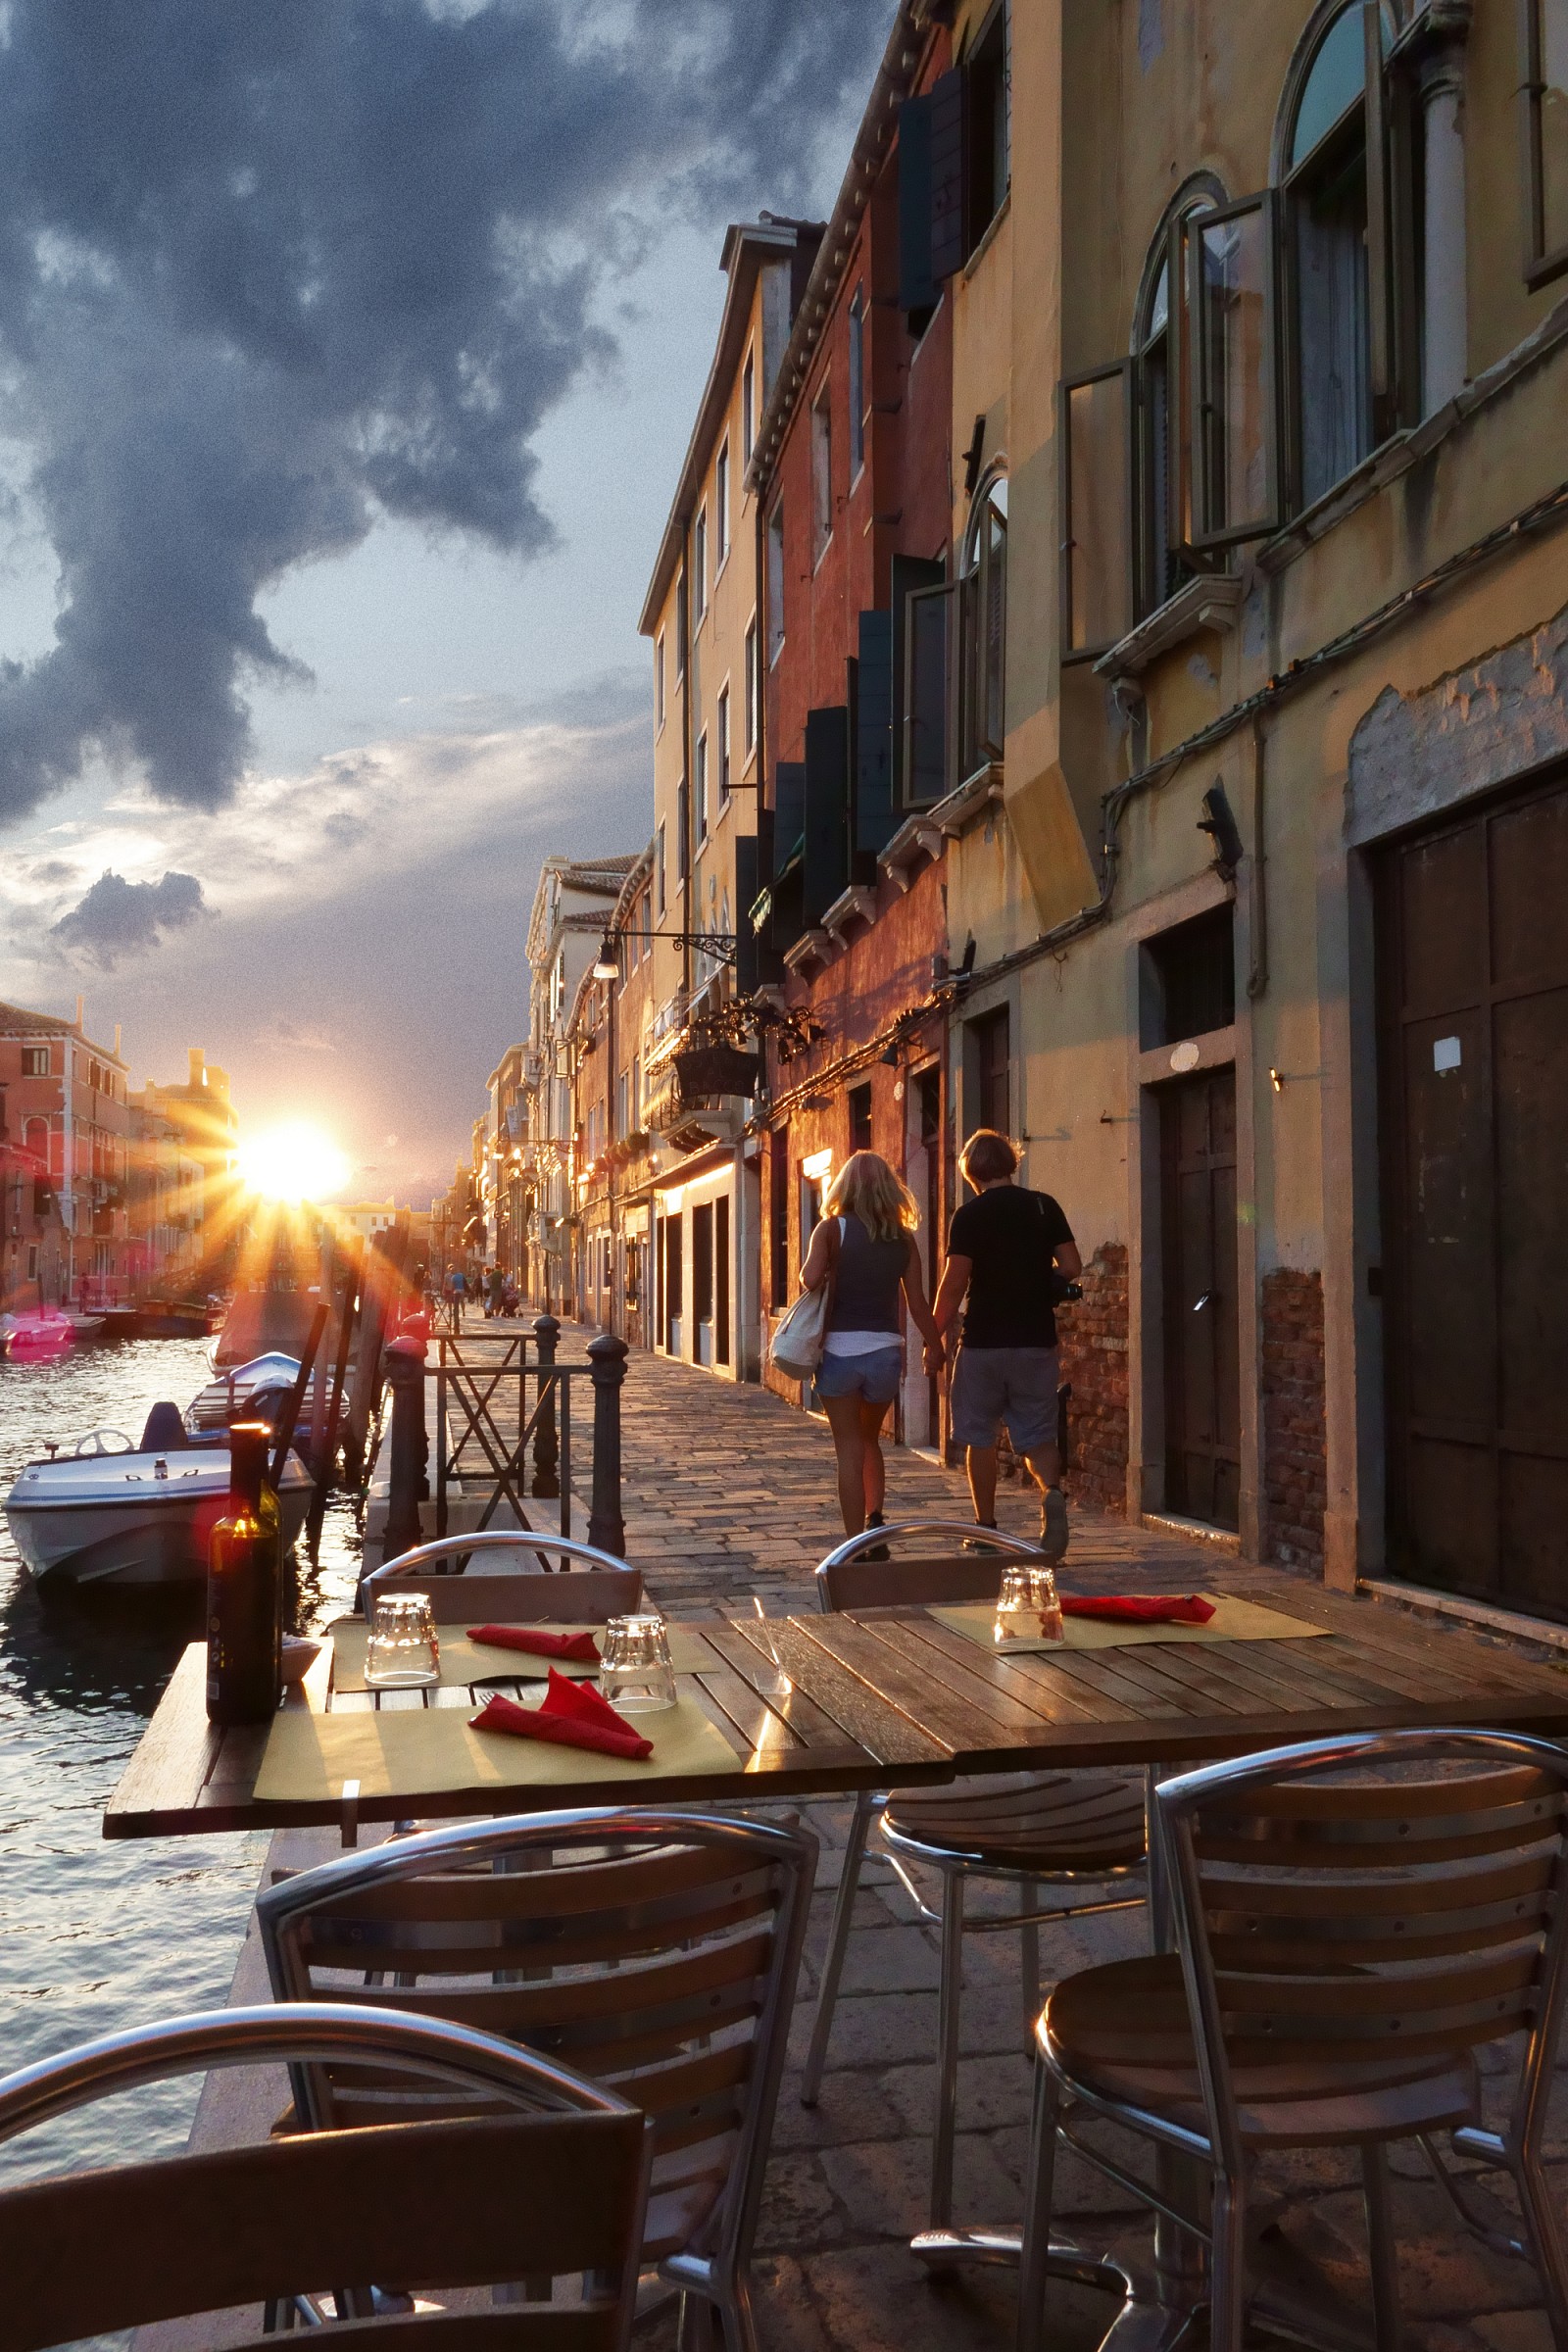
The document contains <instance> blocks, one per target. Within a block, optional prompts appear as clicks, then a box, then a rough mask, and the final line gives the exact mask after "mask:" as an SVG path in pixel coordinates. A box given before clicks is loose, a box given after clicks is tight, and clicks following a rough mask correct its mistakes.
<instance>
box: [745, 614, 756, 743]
mask: <svg viewBox="0 0 1568 2352" xmlns="http://www.w3.org/2000/svg"><path fill="white" fill-rule="evenodd" d="M756 749H757V623H756V621H755V620H753V621H750V622H748V624H747V629H746V757H747V758H748V759H750V758H751V756H752V754H753V752H755V751H756Z"/></svg>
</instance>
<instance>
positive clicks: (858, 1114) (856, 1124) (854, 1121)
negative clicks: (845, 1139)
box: [849, 1080, 871, 1152]
mask: <svg viewBox="0 0 1568 2352" xmlns="http://www.w3.org/2000/svg"><path fill="white" fill-rule="evenodd" d="M849 1104H850V1150H851V1151H852V1152H869V1151H870V1149H871V1087H870V1082H869V1080H868V1081H867V1082H866V1084H865V1085H864V1086H852V1087H851V1089H850V1093H849Z"/></svg>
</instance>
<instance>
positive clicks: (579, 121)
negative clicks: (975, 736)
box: [0, 0, 892, 1200]
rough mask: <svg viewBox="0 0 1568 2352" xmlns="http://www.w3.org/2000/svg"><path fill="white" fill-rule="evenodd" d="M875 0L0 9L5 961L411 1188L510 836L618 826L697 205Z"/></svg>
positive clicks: (840, 75) (770, 171)
mask: <svg viewBox="0 0 1568 2352" xmlns="http://www.w3.org/2000/svg"><path fill="white" fill-rule="evenodd" d="M891 17H892V0H684V4H683V5H681V6H680V7H678V8H677V7H676V6H675V5H674V4H673V0H268V4H267V6H266V7H264V8H260V9H228V8H214V7H213V6H212V5H211V0H138V5H137V6H136V7H135V8H134V9H127V10H106V9H105V8H104V7H103V5H102V0H0V994H3V995H4V996H5V997H6V998H8V999H10V1000H11V1001H13V1002H20V1003H23V1004H26V1005H39V1006H44V1007H47V1008H50V1009H56V1010H62V1011H66V1012H68V1013H69V1012H70V1011H71V1010H72V1009H73V1006H74V1002H75V998H76V996H77V995H78V994H84V995H85V997H86V1000H87V1018H88V1027H89V1030H90V1032H91V1033H92V1034H93V1035H94V1036H96V1037H98V1038H102V1039H106V1040H107V1038H108V1037H109V1035H110V1033H111V1031H112V1029H113V1027H114V1024H115V1023H116V1022H117V1021H118V1022H120V1023H121V1024H122V1025H123V1036H124V1048H125V1052H126V1054H127V1056H128V1058H129V1060H130V1062H131V1065H132V1075H133V1079H134V1081H136V1082H138V1083H139V1082H140V1080H141V1079H143V1078H144V1077H149V1076H151V1077H162V1078H167V1077H177V1076H180V1075H182V1073H183V1069H184V1061H185V1050H186V1048H187V1046H190V1045H200V1046H202V1047H204V1048H205V1050H206V1052H207V1054H208V1056H209V1058H210V1059H211V1060H214V1061H221V1062H222V1063H224V1064H225V1065H226V1066H227V1067H228V1069H229V1070H230V1072H231V1073H232V1076H233V1080H234V1088H235V1096H236V1100H237V1102H238V1103H239V1107H240V1111H241V1115H242V1118H243V1119H244V1121H245V1123H246V1125H247V1126H248V1127H250V1128H251V1129H253V1130H256V1129H260V1128H263V1127H265V1126H266V1125H268V1124H270V1123H272V1122H274V1121H277V1120H280V1119H282V1118H283V1117H285V1116H290V1117H292V1116H299V1115H309V1116H315V1117H318V1118H319V1119H320V1120H321V1121H322V1123H323V1124H325V1125H327V1126H328V1127H329V1128H330V1129H331V1130H332V1131H333V1132H334V1133H335V1135H336V1137H337V1140H338V1141H339V1142H340V1143H341V1145H342V1146H343V1148H344V1149H345V1151H346V1152H348V1154H349V1157H350V1159H351V1162H352V1163H353V1165H354V1167H355V1169H356V1178H355V1184H354V1187H353V1189H354V1190H356V1191H360V1192H370V1193H375V1194H385V1193H386V1192H387V1191H390V1190H392V1189H393V1188H394V1187H395V1188H396V1190H397V1192H398V1195H399V1197H400V1198H410V1197H412V1198H413V1199H415V1200H420V1199H427V1198H428V1197H429V1195H430V1193H431V1192H432V1191H433V1190H436V1189H439V1188H440V1187H441V1186H442V1185H444V1184H445V1182H446V1181H447V1180H448V1178H449V1177H450V1173H451V1168H452V1164H453V1161H454V1158H455V1157H456V1156H457V1154H458V1153H459V1152H460V1151H462V1150H464V1149H465V1147H466V1130H467V1125H468V1122H469V1120H470V1119H471V1118H472V1116H473V1115H474V1112H475V1111H476V1110H477V1108H478V1107H479V1099H480V1091H481V1089H482V1086H483V1081H484V1078H485V1076H486V1074H487V1072H488V1070H489V1069H490V1067H491V1066H492V1064H493V1062H494V1060H495V1059H496V1057H497V1056H498V1054H499V1053H500V1052H501V1050H502V1048H503V1047H505V1046H506V1045H507V1044H508V1043H509V1042H510V1041H511V1040H512V1039H513V1038H514V1037H515V1035H516V1034H517V1033H518V1032H519V1031H520V1029H521V1026H522V1021H523V1017H524V1015H523V1007H524V1001H525V993H524V992H525V977H524V970H523V963H522V935H523V926H524V923H525V920H526V911H527V907H528V904H529V901H530V898H531V895H532V890H533V884H534V879H535V876H536V873H537V870H538V863H539V859H540V858H541V857H542V856H544V855H545V854H547V853H548V852H550V851H553V850H558V849H564V850H568V851H574V852H585V851H599V852H605V851H613V850H622V849H624V850H632V849H635V848H638V847H640V846H641V843H642V842H643V840H644V839H646V836H647V832H648V830H649V814H648V810H649V729H648V720H647V706H648V695H647V684H646V681H647V658H646V649H645V648H644V646H643V645H642V643H641V641H640V640H639V638H638V636H637V634H636V616H637V612H638V609H639V607H640V604H641V601H642V595H643V590H644V588H645V586H646V582H647V575H648V572H649V569H650V567H651V564H652V561H653V555H654V551H655V548H656V545H657V542H658V538H659V534H660V531H661V529H662V523H663V519H664V515H665V513H666V510H667V506H668V501H669V498H670V495H671V493H672V491H673V487H674V479H675V473H676V469H677V467H678V466H679V462H680V457H681V454H682V452H683V450H684V447H685V442H686V437H687V433H688V431H689V428H690V424H691V418H692V413H693V409H694V407H695V403H696V399H697V396H698V393H699V391H700V389H701V385H702V381H703V377H704V374H705V373H706V370H707V366H708V362H709V359H710V356H711V348H712V339H713V334H714V331H715V329H716V325H717V320H718V313H719V307H720V303H721V300H722V293H723V281H722V278H721V276H720V273H719V271H718V268H717V259H718V250H719V243H720V239H721V235H722V229H723V224H724V222H725V221H727V220H729V219H731V218H737V219H738V218H745V217H747V216H752V217H755V215H756V213H757V211H758V210H759V208H760V207H764V206H765V207H767V208H769V209H771V210H774V211H779V212H786V213H788V212H800V213H820V212H821V211H823V210H824V209H825V208H826V206H827V205H828V204H829V203H830V202H831V199H832V195H833V192H834V190H835V188H836V186H837V183H838V179H839V176H840V173H841V171H842V168H843V163H844V160H845V157H846V155H847V152H848V142H849V139H850V136H851V133H852V130H853V125H854V121H855V118H856V116H857V115H858V110H859V107H860V105H861V103H862V102H863V99H864V96H865V94H866V92H867V91H868V89H869V86H870V81H871V76H872V73H873V71H874V66H875V61H876V57H877V55H878V54H879V52H880V48H881V44H882V41H883V39H884V37H885V34H886V30H887V26H888V24H889V23H890V21H891Z"/></svg>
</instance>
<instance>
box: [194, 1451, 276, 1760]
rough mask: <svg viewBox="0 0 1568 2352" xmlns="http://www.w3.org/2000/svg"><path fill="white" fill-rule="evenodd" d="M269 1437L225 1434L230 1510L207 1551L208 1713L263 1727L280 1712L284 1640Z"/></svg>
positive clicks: (220, 1720) (225, 1720)
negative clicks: (280, 1669) (281, 1663)
mask: <svg viewBox="0 0 1568 2352" xmlns="http://www.w3.org/2000/svg"><path fill="white" fill-rule="evenodd" d="M271 1444H272V1433H271V1431H270V1429H269V1428H268V1426H267V1424H266V1423H265V1422H259V1421H239V1422H236V1423H235V1425H234V1427H233V1428H232V1429H231V1430H230V1431H229V1433H228V1464H229V1468H228V1490H229V1491H228V1509H227V1512H226V1513H225V1515H224V1516H223V1517H222V1518H221V1519H220V1521H219V1522H218V1525H217V1526H216V1527H215V1528H214V1530H213V1533H212V1539H211V1541H210V1543H209V1544H208V1548H207V1714H208V1719H209V1721H210V1722H212V1723H219V1724H231V1723H267V1722H270V1719H271V1717H272V1716H273V1714H274V1713H275V1712H276V1710H277V1699H278V1691H279V1690H280V1689H281V1687H282V1685H281V1675H280V1671H279V1657H280V1653H281V1649H282V1637H283V1544H282V1526H281V1521H280V1518H279V1515H278V1508H277V1496H276V1495H274V1494H273V1492H272V1489H271V1486H270V1483H269V1480H268V1476H267V1468H268V1454H269V1451H270V1447H271Z"/></svg>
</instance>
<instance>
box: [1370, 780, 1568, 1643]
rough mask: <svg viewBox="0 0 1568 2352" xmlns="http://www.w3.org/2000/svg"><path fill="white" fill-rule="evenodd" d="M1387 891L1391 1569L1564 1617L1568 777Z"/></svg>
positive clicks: (1475, 828)
mask: <svg viewBox="0 0 1568 2352" xmlns="http://www.w3.org/2000/svg"><path fill="white" fill-rule="evenodd" d="M1376 885H1377V893H1376V900H1375V907H1376V920H1377V938H1378V984H1379V986H1378V994H1379V1032H1380V1034H1379V1047H1380V1051H1379V1088H1380V1113H1381V1127H1382V1142H1383V1231H1384V1236H1385V1242H1384V1249H1385V1263H1384V1268H1383V1298H1384V1341H1385V1346H1384V1356H1385V1363H1386V1366H1387V1386H1388V1434H1389V1443H1388V1481H1389V1531H1388V1532H1389V1569H1390V1573H1391V1574H1393V1575H1395V1576H1397V1577H1405V1578H1409V1579H1410V1580H1411V1581H1412V1582H1415V1583H1418V1584H1423V1585H1435V1586H1438V1587H1440V1588H1441V1589H1444V1590H1446V1591H1448V1592H1453V1593H1471V1594H1474V1595H1475V1596H1476V1597H1478V1598H1482V1599H1490V1600H1493V1601H1500V1602H1502V1603H1503V1604H1505V1605H1507V1606H1511V1607H1515V1608H1519V1609H1524V1610H1526V1611H1529V1612H1532V1613H1535V1614H1539V1615H1544V1616H1549V1617H1555V1618H1559V1619H1568V1572H1565V1570H1564V1566H1563V1560H1562V1528H1563V1524H1564V1521H1565V1519H1568V1254H1565V1252H1564V1250H1563V1245H1562V1201H1563V1195H1564V1184H1565V1179H1568V925H1565V924H1564V922H1563V919H1562V909H1563V907H1564V906H1565V905H1568V784H1565V783H1564V782H1563V781H1562V780H1560V779H1559V780H1558V781H1556V782H1555V783H1553V784H1552V785H1550V786H1548V787H1546V788H1544V789H1537V790H1535V791H1533V792H1530V793H1528V794H1524V795H1516V796H1515V797H1514V798H1512V799H1511V800H1509V801H1506V802H1503V803H1500V804H1498V805H1496V806H1495V807H1494V808H1492V809H1487V810H1484V811H1483V812H1481V813H1480V814H1476V815H1472V816H1471V817H1470V818H1469V819H1468V821H1466V822H1463V823H1458V824H1454V823H1449V824H1447V825H1445V826H1443V827H1441V828H1434V829H1432V830H1429V831H1428V832H1426V833H1425V834H1423V835H1420V836H1418V837H1416V838H1415V839H1413V840H1410V841H1408V842H1403V843H1400V844H1399V845H1398V846H1397V847H1396V848H1395V849H1393V850H1391V851H1390V852H1389V853H1388V854H1387V855H1386V857H1385V858H1383V860H1382V862H1381V865H1380V867H1379V869H1378V872H1377V875H1376Z"/></svg>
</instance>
